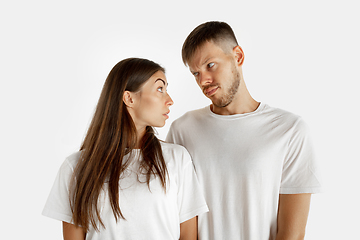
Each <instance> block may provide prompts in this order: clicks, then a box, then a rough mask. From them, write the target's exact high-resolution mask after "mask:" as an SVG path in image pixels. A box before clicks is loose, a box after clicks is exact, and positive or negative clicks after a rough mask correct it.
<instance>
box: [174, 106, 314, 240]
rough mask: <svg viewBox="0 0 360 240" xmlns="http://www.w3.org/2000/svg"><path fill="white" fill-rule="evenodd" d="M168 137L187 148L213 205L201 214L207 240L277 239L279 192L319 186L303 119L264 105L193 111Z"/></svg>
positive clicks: (202, 236)
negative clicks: (237, 110) (218, 111)
mask: <svg viewBox="0 0 360 240" xmlns="http://www.w3.org/2000/svg"><path fill="white" fill-rule="evenodd" d="M167 141H169V142H174V143H177V144H180V145H183V146H185V147H186V148H187V150H188V151H189V153H190V155H191V157H192V160H193V162H194V165H195V171H196V173H197V176H198V179H199V182H200V185H201V188H202V191H203V193H204V195H205V200H206V202H207V204H208V206H209V210H210V211H209V213H207V214H202V215H199V225H198V226H199V239H201V240H213V239H214V240H218V239H227V240H231V239H236V240H253V239H254V240H255V239H256V240H273V239H275V236H276V230H277V213H278V200H279V194H297V193H317V192H319V191H320V187H321V186H320V183H319V179H318V171H317V168H316V164H315V159H314V156H313V149H312V144H311V142H310V139H309V135H308V131H307V127H306V125H305V123H304V121H303V120H302V119H301V118H300V117H299V116H296V115H294V114H292V113H289V112H286V111H283V110H280V109H277V108H273V107H270V106H268V105H266V104H263V103H261V104H260V106H259V107H258V108H257V109H256V110H255V111H254V112H251V113H245V114H236V115H217V114H214V113H213V112H212V111H211V110H210V106H207V107H205V108H203V109H199V110H194V111H191V112H188V113H186V114H184V115H183V116H182V117H180V118H179V119H177V120H175V121H174V122H173V123H172V125H171V127H170V130H169V133H168V136H167Z"/></svg>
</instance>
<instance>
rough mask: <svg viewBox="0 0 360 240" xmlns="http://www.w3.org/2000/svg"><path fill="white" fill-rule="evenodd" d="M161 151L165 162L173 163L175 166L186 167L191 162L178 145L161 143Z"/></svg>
mask: <svg viewBox="0 0 360 240" xmlns="http://www.w3.org/2000/svg"><path fill="white" fill-rule="evenodd" d="M161 149H162V152H163V156H164V159H165V161H166V162H171V161H175V162H176V163H177V165H178V164H181V165H186V164H187V163H189V162H191V157H190V154H189V152H188V151H187V150H186V148H185V147H183V146H181V145H179V144H174V143H168V142H161Z"/></svg>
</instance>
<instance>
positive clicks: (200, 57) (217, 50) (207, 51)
mask: <svg viewBox="0 0 360 240" xmlns="http://www.w3.org/2000/svg"><path fill="white" fill-rule="evenodd" d="M225 55H226V54H225V52H224V51H223V49H222V48H221V47H220V46H219V45H217V44H215V43H214V42H213V41H208V42H205V43H204V44H202V45H201V46H199V47H198V48H197V49H196V50H195V52H194V54H193V56H192V57H191V59H190V60H189V62H188V66H189V68H190V70H192V69H196V68H200V67H201V66H202V65H204V64H206V63H207V61H208V60H209V59H212V58H215V57H224V56H225Z"/></svg>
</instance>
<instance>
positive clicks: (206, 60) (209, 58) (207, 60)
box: [201, 57, 212, 65]
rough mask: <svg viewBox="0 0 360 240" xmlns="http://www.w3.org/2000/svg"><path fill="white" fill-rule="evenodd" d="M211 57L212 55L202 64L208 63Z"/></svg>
mask: <svg viewBox="0 0 360 240" xmlns="http://www.w3.org/2000/svg"><path fill="white" fill-rule="evenodd" d="M211 58H212V57H209V58H208V59H206V60H205V61H204V62H203V64H201V65H204V64H205V63H207V62H208V61H209V60H210V59H211Z"/></svg>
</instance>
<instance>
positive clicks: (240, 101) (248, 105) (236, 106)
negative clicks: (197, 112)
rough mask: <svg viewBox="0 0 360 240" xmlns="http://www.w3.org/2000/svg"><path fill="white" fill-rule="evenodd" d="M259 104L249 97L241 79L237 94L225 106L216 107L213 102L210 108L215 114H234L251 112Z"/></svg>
mask: <svg viewBox="0 0 360 240" xmlns="http://www.w3.org/2000/svg"><path fill="white" fill-rule="evenodd" d="M259 105H260V103H259V102H257V101H255V100H254V99H253V98H252V97H251V95H250V93H249V91H248V90H247V88H246V86H245V83H244V81H242V82H241V84H240V87H239V91H238V93H237V95H236V96H235V98H234V99H233V101H232V102H231V103H230V104H229V105H227V106H226V107H217V106H215V105H214V104H211V106H210V109H211V111H212V112H213V113H215V114H219V115H234V114H244V113H250V112H253V111H255V110H256V109H257V108H258V107H259Z"/></svg>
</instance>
